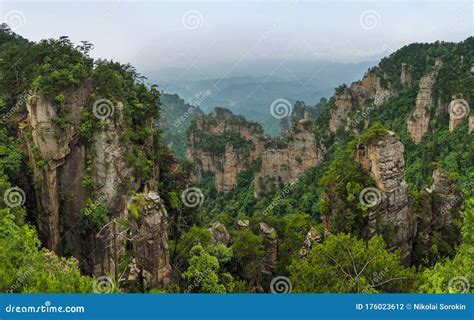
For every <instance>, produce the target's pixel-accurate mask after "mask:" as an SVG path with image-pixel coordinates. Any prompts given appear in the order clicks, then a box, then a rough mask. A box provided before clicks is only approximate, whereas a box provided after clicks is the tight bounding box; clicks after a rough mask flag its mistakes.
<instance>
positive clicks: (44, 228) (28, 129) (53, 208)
mask: <svg viewBox="0 0 474 320" xmlns="http://www.w3.org/2000/svg"><path fill="white" fill-rule="evenodd" d="M92 90H93V83H92V81H90V80H88V81H86V82H85V83H84V84H83V85H82V86H81V87H79V88H78V89H77V90H69V91H67V92H65V93H64V106H63V108H64V109H67V110H69V112H68V113H67V114H66V115H64V121H65V122H67V123H69V125H68V126H66V127H59V126H58V125H57V124H56V122H57V119H58V118H59V117H58V114H59V109H58V106H56V104H55V103H54V102H53V100H52V99H51V98H48V97H46V96H43V95H36V94H34V95H31V96H30V97H29V98H28V99H27V103H26V107H27V111H28V115H27V117H26V119H25V121H24V123H22V124H21V125H20V126H19V129H20V134H21V135H22V136H25V137H28V136H30V137H31V139H27V144H26V147H27V150H28V157H29V159H30V161H31V163H32V167H33V175H34V179H35V181H36V184H37V186H38V187H37V197H36V200H37V208H38V230H39V235H40V238H41V239H43V240H44V241H45V244H46V247H47V248H48V249H49V250H52V251H54V252H56V253H61V243H60V226H59V221H60V212H61V205H60V199H59V193H60V190H61V188H67V189H69V191H71V192H73V194H75V195H76V196H77V197H78V198H79V199H80V198H81V197H82V195H83V191H82V186H81V179H82V177H83V174H84V165H83V163H84V162H85V160H84V158H83V157H85V149H84V146H82V145H81V144H80V143H79V141H78V139H77V135H78V128H79V125H80V117H81V113H82V112H83V111H84V108H85V105H86V104H87V103H88V102H89V97H90V94H91V92H92ZM78 158H82V159H81V160H82V161H81V160H79V159H78ZM66 167H68V168H70V169H71V170H77V171H75V172H72V171H69V175H68V174H67V173H68V171H67V170H64V168H66ZM75 191H77V192H75ZM79 201H80V200H79ZM75 212H76V213H77V214H78V213H79V210H76V211H75ZM70 218H71V219H72V220H78V217H76V219H74V218H72V217H70Z"/></svg>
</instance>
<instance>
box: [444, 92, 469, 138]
mask: <svg viewBox="0 0 474 320" xmlns="http://www.w3.org/2000/svg"><path fill="white" fill-rule="evenodd" d="M448 112H449V131H450V132H452V131H454V129H456V127H457V126H458V124H459V123H461V122H462V121H463V120H464V119H466V118H468V117H469V112H470V109H469V103H468V102H467V101H466V100H464V99H462V95H461V97H458V96H453V100H452V101H451V103H450V104H449V106H448Z"/></svg>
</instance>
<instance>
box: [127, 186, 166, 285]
mask: <svg viewBox="0 0 474 320" xmlns="http://www.w3.org/2000/svg"><path fill="white" fill-rule="evenodd" d="M127 210H128V214H129V217H130V231H131V237H132V238H131V239H132V247H133V249H132V254H133V257H134V258H135V259H136V264H135V267H138V268H139V269H140V270H141V272H142V274H143V275H147V276H146V277H144V279H143V280H145V281H146V283H145V288H146V287H148V288H157V287H161V288H162V287H166V286H167V285H168V283H169V281H170V275H171V266H170V257H169V251H168V214H167V211H166V209H165V207H164V205H163V201H162V200H161V198H160V196H159V195H158V194H157V193H156V192H149V193H146V194H136V195H135V196H134V197H133V198H132V199H131V200H130V202H129V203H128V205H127Z"/></svg>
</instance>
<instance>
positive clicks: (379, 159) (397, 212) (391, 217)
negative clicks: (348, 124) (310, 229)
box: [355, 132, 415, 261]
mask: <svg viewBox="0 0 474 320" xmlns="http://www.w3.org/2000/svg"><path fill="white" fill-rule="evenodd" d="M403 151H404V147H403V144H402V143H401V142H400V139H399V138H398V137H397V136H396V135H395V134H394V133H393V132H389V133H388V134H387V135H386V136H385V137H383V138H380V139H376V140H374V141H371V142H370V143H369V144H368V145H358V146H357V149H356V156H355V157H356V159H355V160H356V162H357V163H359V164H360V166H361V167H362V170H363V171H364V172H365V173H366V174H367V175H369V176H370V177H371V178H372V179H373V180H374V182H375V185H376V186H377V188H378V190H379V191H380V194H379V195H378V196H379V197H380V199H379V200H380V203H379V204H378V205H376V206H375V207H372V208H370V209H369V221H368V224H369V237H371V236H372V235H374V234H375V233H378V234H384V235H385V237H386V239H385V241H386V242H387V245H388V247H389V249H391V250H393V249H395V248H400V249H401V257H402V260H404V261H408V260H409V257H410V254H411V250H412V242H413V237H414V233H415V221H414V218H413V216H412V213H411V209H410V196H409V193H408V189H407V185H406V182H405V178H404V176H403V175H404V164H405V162H404V159H403ZM388 230H390V231H391V232H388Z"/></svg>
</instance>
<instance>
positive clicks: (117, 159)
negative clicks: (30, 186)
mask: <svg viewBox="0 0 474 320" xmlns="http://www.w3.org/2000/svg"><path fill="white" fill-rule="evenodd" d="M94 90H95V84H94V80H92V79H88V80H86V81H84V82H83V83H82V85H81V86H79V87H78V88H75V89H73V88H71V89H68V90H65V91H64V92H63V93H62V95H63V96H64V100H63V102H62V103H61V105H59V104H58V103H57V102H55V101H54V100H53V99H52V98H50V97H47V96H44V95H35V94H33V95H31V96H30V97H29V98H28V99H27V102H26V107H27V111H28V113H27V116H26V118H25V119H24V121H23V122H22V123H20V125H19V132H20V135H22V136H23V137H25V142H26V143H25V147H26V149H27V151H28V152H27V153H28V158H29V162H30V163H31V164H32V168H33V179H34V181H35V196H36V214H37V224H38V231H39V235H40V239H42V240H43V242H44V244H45V246H46V247H47V248H48V249H50V250H52V251H55V252H56V253H57V254H60V255H73V256H74V257H76V258H77V259H78V260H79V262H80V267H81V269H82V271H83V272H84V273H86V274H95V275H98V276H101V275H104V274H114V273H115V272H116V270H115V265H116V261H114V255H116V254H117V252H119V253H120V254H121V253H122V252H124V250H125V242H124V241H121V242H120V243H118V246H119V247H121V248H117V247H113V246H112V241H114V238H115V237H114V231H113V230H112V228H113V226H114V225H115V223H110V222H112V221H116V220H117V219H122V218H124V217H125V207H126V204H127V202H128V200H129V199H130V197H131V196H132V195H133V194H134V193H135V192H136V191H137V190H138V189H139V187H140V186H144V185H147V187H149V188H155V187H156V183H157V181H156V179H151V180H153V181H149V182H145V181H139V180H138V179H136V178H134V176H133V169H132V168H131V167H130V165H129V164H128V163H127V161H126V160H125V154H126V148H127V146H124V145H123V143H122V142H121V141H119V139H120V136H121V135H122V133H123V132H124V131H125V130H126V127H125V123H126V121H125V120H124V115H123V111H122V107H123V106H122V104H121V103H115V104H113V105H110V108H114V116H113V117H109V118H107V119H104V120H99V119H96V121H98V122H101V123H100V126H98V128H97V129H95V130H92V129H90V130H91V131H93V132H90V135H91V139H90V141H87V142H86V141H85V140H84V138H83V137H82V136H80V133H79V129H80V126H81V124H82V121H83V119H82V118H81V117H82V115H83V113H84V112H85V111H90V107H91V106H92V104H93V102H94V101H91V96H92V95H93V93H94ZM110 103H111V104H112V102H110ZM148 123H149V126H150V128H151V126H152V119H149V122H148ZM149 143H151V141H149ZM153 166H155V165H154V164H153ZM156 170H157V168H156V167H153V168H152V169H151V171H152V174H154V173H155V172H156ZM85 184H86V185H87V186H86V187H85ZM63 195H65V196H63ZM88 204H89V205H91V206H92V207H96V208H97V207H101V206H103V207H104V208H105V209H104V210H106V212H107V215H108V219H109V220H108V221H106V222H105V227H104V226H102V225H101V226H96V227H97V229H95V228H96V227H91V226H90V222H87V221H90V220H89V218H90V215H91V214H93V213H92V210H91V209H90V208H88V207H87V205H88ZM86 229H87V230H86ZM99 229H100V230H99ZM99 231H100V232H99ZM72 244H73V245H72ZM115 245H117V242H116V243H115Z"/></svg>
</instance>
